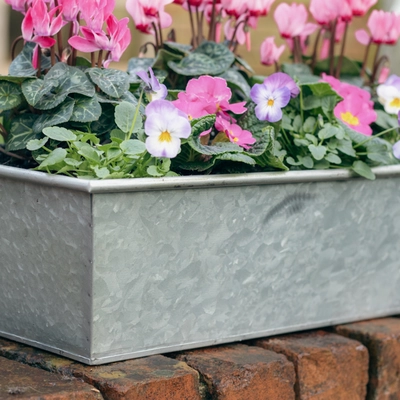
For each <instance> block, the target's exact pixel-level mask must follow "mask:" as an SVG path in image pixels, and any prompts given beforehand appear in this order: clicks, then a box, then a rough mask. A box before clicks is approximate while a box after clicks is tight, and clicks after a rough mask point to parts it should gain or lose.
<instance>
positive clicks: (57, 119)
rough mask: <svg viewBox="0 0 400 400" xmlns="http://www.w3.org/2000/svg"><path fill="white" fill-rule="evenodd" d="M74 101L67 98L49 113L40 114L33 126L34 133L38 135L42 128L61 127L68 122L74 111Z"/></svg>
mask: <svg viewBox="0 0 400 400" xmlns="http://www.w3.org/2000/svg"><path fill="white" fill-rule="evenodd" d="M74 104H75V102H74V100H73V99H71V98H69V97H67V98H66V99H65V101H64V102H63V103H62V104H61V105H60V106H58V107H57V108H55V109H54V110H51V111H49V112H45V113H43V114H41V115H40V116H39V117H38V119H37V120H36V121H35V124H34V125H33V131H34V133H40V132H42V131H43V129H44V128H47V127H49V126H54V125H61V124H63V123H65V122H68V121H69V120H70V118H71V116H72V112H73V110H74Z"/></svg>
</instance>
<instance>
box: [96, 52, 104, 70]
mask: <svg viewBox="0 0 400 400" xmlns="http://www.w3.org/2000/svg"><path fill="white" fill-rule="evenodd" d="M102 62H103V50H100V51H99V56H98V58H97V66H98V67H99V68H101V64H102Z"/></svg>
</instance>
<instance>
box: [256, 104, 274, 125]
mask: <svg viewBox="0 0 400 400" xmlns="http://www.w3.org/2000/svg"><path fill="white" fill-rule="evenodd" d="M269 108H270V107H269V106H268V104H267V101H266V100H265V101H263V102H261V103H259V104H258V105H257V107H256V108H255V110H254V111H255V113H256V117H257V118H258V119H259V120H260V121H266V120H267V118H268V109H269Z"/></svg>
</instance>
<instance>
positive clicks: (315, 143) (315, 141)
mask: <svg viewBox="0 0 400 400" xmlns="http://www.w3.org/2000/svg"><path fill="white" fill-rule="evenodd" d="M306 139H308V140H309V141H310V142H311V143H312V144H313V145H314V146H317V144H318V140H317V138H316V137H315V136H314V135H310V134H309V133H307V134H306Z"/></svg>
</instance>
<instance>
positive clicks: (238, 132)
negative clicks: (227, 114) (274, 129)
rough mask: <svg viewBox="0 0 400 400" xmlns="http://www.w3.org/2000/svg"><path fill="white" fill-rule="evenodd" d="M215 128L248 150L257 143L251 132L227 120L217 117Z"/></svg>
mask: <svg viewBox="0 0 400 400" xmlns="http://www.w3.org/2000/svg"><path fill="white" fill-rule="evenodd" d="M215 128H216V129H217V130H218V131H220V132H224V133H225V135H226V136H227V138H228V139H229V140H230V141H231V142H232V143H235V144H237V145H238V146H240V147H243V148H244V149H246V150H248V149H249V148H250V146H251V145H252V144H254V143H255V142H256V139H255V138H254V137H253V135H252V134H251V132H249V131H246V130H245V129H242V128H241V127H240V126H239V125H237V124H232V123H230V122H229V121H227V120H226V119H225V118H222V117H217V120H216V121H215Z"/></svg>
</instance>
